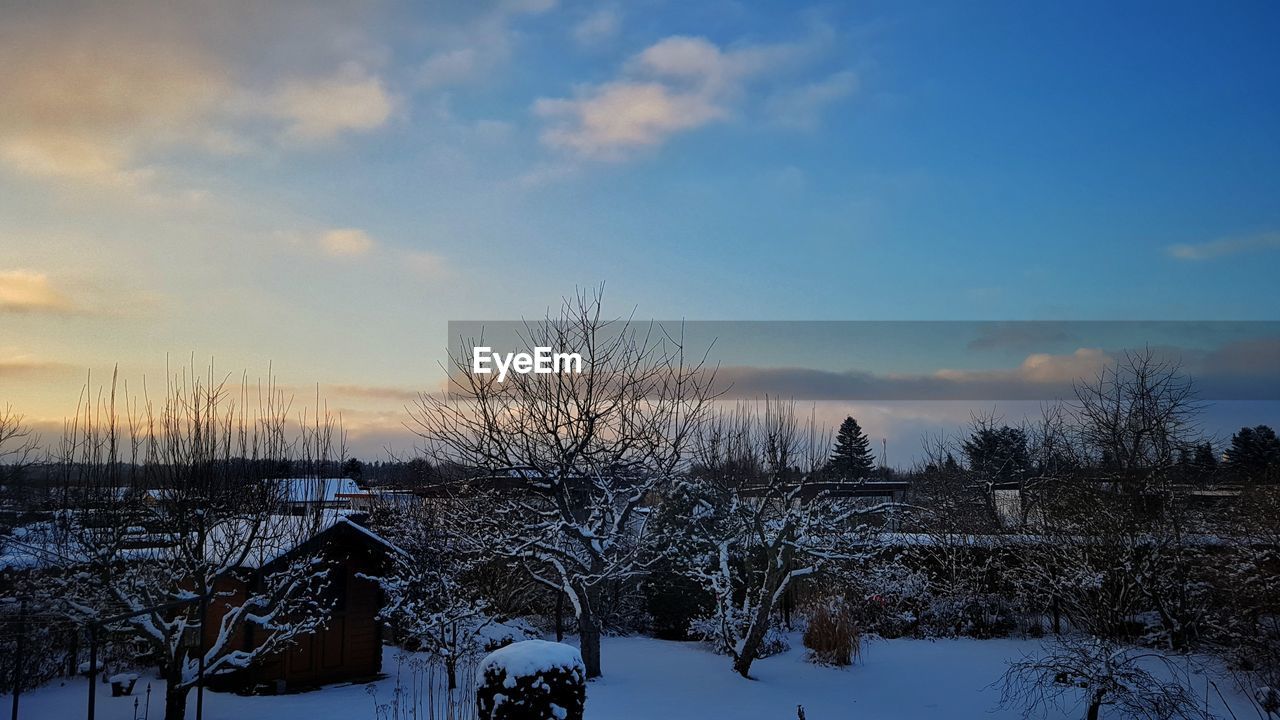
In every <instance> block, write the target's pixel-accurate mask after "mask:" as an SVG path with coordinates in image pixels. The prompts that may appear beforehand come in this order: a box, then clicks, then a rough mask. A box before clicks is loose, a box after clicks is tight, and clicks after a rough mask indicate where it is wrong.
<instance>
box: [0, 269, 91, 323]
mask: <svg viewBox="0 0 1280 720" xmlns="http://www.w3.org/2000/svg"><path fill="white" fill-rule="evenodd" d="M74 311H75V306H74V304H73V303H72V302H71V300H70V298H68V297H67V296H66V295H65V294H63V293H62V291H60V290H58V289H57V288H55V287H54V286H53V283H52V282H51V281H50V280H49V276H48V275H46V274H45V273H42V272H36V271H34V270H0V312H14V313H37V312H42V313H57V314H62V313H70V312H74Z"/></svg>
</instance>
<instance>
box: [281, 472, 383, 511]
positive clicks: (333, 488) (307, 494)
mask: <svg viewBox="0 0 1280 720" xmlns="http://www.w3.org/2000/svg"><path fill="white" fill-rule="evenodd" d="M280 486H281V487H282V488H283V489H284V497H285V499H286V500H287V501H288V502H290V503H294V504H308V503H321V504H324V505H333V504H337V503H339V502H340V501H341V500H342V498H339V497H338V496H339V495H360V494H363V493H364V491H363V490H361V489H360V486H359V485H357V484H356V481H355V480H352V479H351V478H288V479H285V480H281V481H280Z"/></svg>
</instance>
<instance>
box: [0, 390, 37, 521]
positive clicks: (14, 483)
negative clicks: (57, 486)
mask: <svg viewBox="0 0 1280 720" xmlns="http://www.w3.org/2000/svg"><path fill="white" fill-rule="evenodd" d="M39 454H40V435H39V434H38V433H36V432H35V431H34V430H32V428H31V426H30V425H29V424H28V423H27V422H26V418H25V417H24V416H23V415H21V414H20V413H18V412H17V411H15V410H14V409H13V407H12V406H10V405H5V406H4V407H3V408H0V501H8V502H11V503H14V504H15V505H17V506H22V505H24V504H25V502H24V501H26V500H27V497H26V493H25V492H24V488H23V487H22V485H23V482H24V480H25V479H26V474H27V472H28V470H29V469H30V468H31V466H32V465H34V464H35V463H36V461H37V459H38V458H39Z"/></svg>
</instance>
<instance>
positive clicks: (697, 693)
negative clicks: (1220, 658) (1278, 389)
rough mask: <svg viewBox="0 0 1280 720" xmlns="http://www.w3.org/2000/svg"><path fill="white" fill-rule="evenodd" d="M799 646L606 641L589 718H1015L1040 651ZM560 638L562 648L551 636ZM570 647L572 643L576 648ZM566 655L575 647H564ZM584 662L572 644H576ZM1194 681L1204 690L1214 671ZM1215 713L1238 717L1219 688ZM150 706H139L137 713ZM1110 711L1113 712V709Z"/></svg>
mask: <svg viewBox="0 0 1280 720" xmlns="http://www.w3.org/2000/svg"><path fill="white" fill-rule="evenodd" d="M792 640H793V642H792V647H793V648H794V649H792V650H790V651H788V652H786V653H783V654H781V655H777V656H774V657H771V658H766V659H763V660H759V661H757V662H756V663H755V664H754V665H753V666H752V674H753V675H754V676H755V677H756V679H755V680H744V679H743V678H741V677H739V676H737V675H735V674H734V673H733V672H732V671H731V670H730V669H729V663H728V661H727V660H726V658H725V657H724V656H720V655H715V654H713V653H711V652H709V651H708V650H706V649H705V648H704V646H702V645H700V644H698V643H679V642H669V641H664V640H652V639H649V638H638V637H632V638H604V640H603V643H602V644H603V647H602V653H601V655H602V661H603V669H604V673H605V676H604V677H603V678H600V679H599V680H595V681H592V682H590V683H588V685H587V706H586V717H587V718H588V720H626V719H628V718H664V719H668V720H686V719H687V720H693V719H695V718H696V719H697V720H706V718H711V717H732V718H737V719H740V720H777V719H778V718H794V717H796V706H797V705H803V706H804V709H805V715H806V717H808V718H810V720H836V719H843V718H858V720H923V719H926V718H929V719H932V718H949V719H950V718H955V719H957V720H969V719H972V720H1014V719H1015V718H1020V717H1021V716H1020V714H1019V713H1018V712H1017V711H1016V710H1014V709H998V708H997V707H996V705H997V702H998V700H999V696H1000V692H999V688H998V687H993V686H992V683H994V682H996V681H997V680H999V678H1000V676H1001V675H1002V673H1003V672H1004V669H1005V663H1006V662H1007V661H1009V660H1014V659H1018V658H1021V657H1022V655H1023V654H1025V653H1035V652H1038V651H1039V649H1040V647H1041V646H1040V643H1039V642H1037V641H1032V640H968V639H961V640H937V641H929V640H905V639H900V640H888V641H873V642H870V643H868V644H867V645H866V646H865V648H864V649H863V657H862V661H861V662H859V663H858V664H857V665H855V666H854V667H852V668H846V669H836V668H827V667H818V666H815V665H812V664H810V663H808V662H805V660H804V648H803V647H801V643H800V642H799V638H792ZM546 644H549V645H555V644H556V643H546ZM566 647H567V646H566ZM397 652H398V651H397V650H395V649H393V648H387V649H386V654H385V659H384V661H383V668H384V669H386V670H387V671H388V672H392V673H394V668H395V667H396V660H395V655H396V653H397ZM556 652H557V653H565V652H566V651H562V650H559V649H557V650H556ZM568 652H572V653H573V655H574V656H575V657H576V655H577V653H576V651H574V648H572V647H568ZM85 682H86V681H85V679H84V678H77V679H74V680H67V681H64V683H63V684H57V683H55V684H53V685H50V686H46V687H44V688H40V689H37V690H32V691H30V692H26V693H23V695H22V705H21V715H20V717H23V718H73V717H82V716H83V715H84V712H85V700H86V687H85ZM147 683H150V684H151V717H159V716H160V715H162V714H163V703H164V685H163V683H162V682H160V681H159V680H156V679H155V678H153V677H149V676H144V677H143V678H141V679H139V680H138V685H137V687H135V689H134V695H133V697H122V698H113V697H111V696H110V695H111V693H109V692H99V693H98V695H97V697H98V701H97V702H98V706H97V717H98V718H100V719H101V720H132V719H133V717H134V714H133V711H134V710H133V701H134V699H135V698H139V697H140V698H143V699H144V702H145V697H146V687H147ZM1217 684H1218V686H1219V687H1220V688H1221V689H1222V692H1223V693H1225V694H1226V695H1227V696H1228V697H1229V698H1231V699H1232V711H1233V712H1234V713H1235V716H1236V717H1240V718H1244V717H1255V716H1256V714H1255V713H1253V711H1252V710H1250V708H1249V706H1248V701H1247V700H1246V699H1244V698H1242V697H1239V696H1237V695H1235V694H1233V692H1232V691H1231V690H1230V683H1229V682H1224V681H1223V680H1222V679H1220V678H1219V679H1217ZM1193 686H1194V687H1195V689H1196V690H1197V691H1198V692H1203V690H1204V687H1205V678H1204V677H1203V676H1201V677H1199V678H1197V679H1196V680H1195V681H1194V682H1193ZM394 687H395V679H394V678H393V677H389V678H386V679H383V680H380V681H378V683H377V688H378V694H379V696H380V697H389V696H390V695H391V694H392V693H393V691H394ZM366 688H367V685H365V684H351V685H338V686H332V687H328V688H325V689H322V690H318V691H314V692H308V693H300V694H296V695H280V696H261V697H242V696H238V695H233V694H229V693H215V692H206V694H205V713H204V716H205V718H206V719H207V720H274V719H275V718H282V717H305V718H307V720H360V719H362V718H368V719H370V720H372V718H373V710H372V708H371V704H370V701H369V692H368V690H367V689H366ZM189 703H190V705H189V708H188V715H187V716H188V717H195V692H192V693H191V696H190V698H189ZM1210 709H1211V710H1212V711H1214V712H1215V713H1216V714H1217V715H1218V716H1220V717H1231V713H1230V712H1228V711H1227V710H1226V708H1224V706H1223V704H1222V701H1221V700H1220V699H1219V698H1218V697H1217V695H1216V694H1215V695H1214V696H1213V697H1212V698H1211V700H1210ZM141 712H142V709H141V708H140V709H139V713H141ZM1083 714H1084V713H1083V710H1081V711H1079V712H1076V711H1074V710H1068V711H1067V712H1065V713H1058V714H1055V713H1050V714H1049V715H1048V716H1047V717H1048V718H1049V720H1066V719H1067V718H1072V719H1074V718H1079V717H1082V716H1083ZM1103 717H1104V719H1105V718H1108V717H1111V718H1114V717H1115V716H1114V714H1113V715H1108V714H1107V711H1106V709H1104V710H1103Z"/></svg>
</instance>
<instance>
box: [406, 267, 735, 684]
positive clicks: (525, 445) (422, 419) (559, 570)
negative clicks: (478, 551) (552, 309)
mask: <svg viewBox="0 0 1280 720" xmlns="http://www.w3.org/2000/svg"><path fill="white" fill-rule="evenodd" d="M522 335H523V339H524V340H525V341H526V342H527V343H528V345H529V348H530V349H532V348H536V347H548V348H552V349H553V350H554V351H556V352H574V353H579V354H580V356H581V358H582V367H581V371H580V372H561V373H527V374H520V373H512V374H509V375H507V376H506V377H505V379H502V380H499V377H498V375H496V374H484V373H480V372H477V371H476V370H475V368H474V366H473V364H472V354H471V348H470V347H464V348H462V349H461V350H460V351H458V353H457V354H456V356H455V357H453V358H451V366H452V367H451V368H450V370H451V372H450V376H451V378H450V384H449V392H448V393H447V395H445V396H439V395H431V394H423V395H421V396H420V397H419V400H418V402H417V403H416V405H415V406H414V407H413V408H411V415H412V424H411V427H413V429H414V430H415V431H416V432H417V433H418V434H419V435H420V436H421V437H422V438H423V439H424V440H425V441H426V445H427V450H428V452H430V453H432V454H434V455H435V456H436V458H437V460H438V461H440V462H442V463H452V464H457V465H462V466H465V467H469V468H474V469H476V470H477V471H478V472H479V473H481V474H483V475H487V476H488V478H489V479H488V480H487V481H482V482H478V483H475V484H473V486H472V488H471V491H470V492H472V493H473V495H472V497H471V501H470V502H468V503H466V506H467V507H469V508H471V509H473V510H474V511H475V517H474V521H475V522H474V524H473V527H474V531H475V532H476V533H478V534H479V535H482V536H483V537H485V538H487V539H488V540H489V541H490V543H489V544H490V548H491V551H492V552H494V553H496V554H497V555H498V556H500V557H505V558H508V559H509V560H511V561H512V562H514V563H516V564H518V565H519V566H520V567H522V568H523V569H524V570H526V571H527V572H528V573H529V575H530V576H531V577H532V578H534V579H535V580H536V581H537V582H539V583H541V584H543V585H545V586H547V587H548V588H551V589H552V590H554V591H555V592H559V593H563V594H564V596H565V597H566V598H567V599H568V601H569V603H570V604H571V605H572V607H573V611H574V614H575V616H576V617H577V624H578V630H579V633H580V636H581V641H582V656H583V661H584V663H585V665H586V668H587V674H588V676H590V677H595V676H598V675H600V673H601V668H600V627H599V620H598V614H597V611H596V598H597V597H598V594H599V588H600V587H601V586H602V584H603V583H605V582H608V581H612V580H616V579H619V578H625V577H628V576H634V575H636V574H639V573H641V572H643V569H644V568H643V563H642V562H641V561H640V559H639V558H640V543H639V542H638V535H639V534H640V533H642V532H643V526H644V523H643V517H642V515H643V514H642V513H638V512H637V511H638V510H639V509H640V508H641V506H642V504H643V503H644V502H645V500H646V498H647V497H648V496H649V495H650V494H651V493H652V492H653V491H655V490H656V489H658V488H660V487H661V486H663V485H664V484H665V483H667V482H669V480H670V479H671V478H672V477H673V476H674V475H675V474H676V473H677V472H678V471H679V469H680V468H681V466H682V463H683V461H684V458H685V453H686V449H687V445H688V442H689V439H690V437H691V434H692V433H693V431H694V430H695V429H696V428H697V427H698V423H699V422H700V420H701V419H702V417H703V414H704V413H705V411H706V409H707V406H708V404H709V403H710V401H711V400H712V398H713V390H712V383H713V381H714V372H711V371H709V370H708V369H706V368H705V367H704V361H705V358H706V356H705V354H703V355H701V356H690V355H689V354H687V353H686V348H685V347H684V342H683V338H682V337H680V336H674V335H671V334H668V333H666V332H664V331H663V329H662V328H660V327H658V326H656V325H643V326H641V325H636V324H633V323H632V322H631V321H629V320H607V319H604V317H603V316H602V307H601V294H600V293H599V292H582V293H579V294H577V295H576V296H574V297H571V298H567V299H566V300H565V301H564V303H563V304H562V306H561V308H560V311H559V313H558V314H555V315H552V314H550V313H548V315H547V316H546V319H545V322H540V323H528V324H526V325H525V327H524V331H523V333H522Z"/></svg>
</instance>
